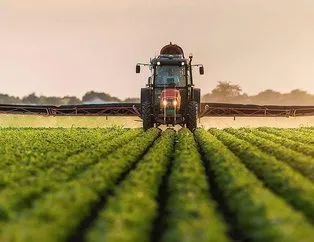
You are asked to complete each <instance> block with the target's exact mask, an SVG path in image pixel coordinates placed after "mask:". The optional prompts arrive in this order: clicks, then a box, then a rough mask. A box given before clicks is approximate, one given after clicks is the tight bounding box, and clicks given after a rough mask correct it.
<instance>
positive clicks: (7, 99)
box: [0, 93, 21, 104]
mask: <svg viewBox="0 0 314 242" xmlns="http://www.w3.org/2000/svg"><path fill="white" fill-rule="evenodd" d="M0 103H1V104H19V103H21V99H20V98H19V97H13V96H9V95H8V94H1V93H0Z"/></svg>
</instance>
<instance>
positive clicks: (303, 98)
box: [283, 89, 314, 105]
mask: <svg viewBox="0 0 314 242" xmlns="http://www.w3.org/2000/svg"><path fill="white" fill-rule="evenodd" d="M283 97H284V98H283V99H284V104H285V105H314V96H312V95H311V94H309V93H308V92H306V91H303V90H300V89H295V90H292V91H291V92H290V93H287V94H283Z"/></svg>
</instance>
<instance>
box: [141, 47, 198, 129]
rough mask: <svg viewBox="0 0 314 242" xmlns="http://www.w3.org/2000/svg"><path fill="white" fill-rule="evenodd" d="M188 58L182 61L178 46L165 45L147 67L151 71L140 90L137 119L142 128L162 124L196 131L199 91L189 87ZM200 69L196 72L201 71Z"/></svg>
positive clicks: (189, 66) (181, 53)
mask: <svg viewBox="0 0 314 242" xmlns="http://www.w3.org/2000/svg"><path fill="white" fill-rule="evenodd" d="M191 62H192V55H190V56H189V59H185V57H184V52H183V50H182V48H181V47H180V46H178V45H173V44H172V43H170V45H166V46H165V47H163V48H162V49H161V51H160V55H159V56H157V57H155V58H153V59H152V60H151V62H150V64H141V63H139V64H137V66H136V72H137V73H139V72H140V65H147V66H149V67H150V69H151V71H152V75H151V76H150V77H149V79H148V84H147V85H146V86H147V88H142V90H141V116H142V119H143V127H144V129H145V130H146V129H148V128H150V127H153V126H154V124H156V126H159V125H161V124H165V125H173V126H174V125H176V124H179V125H181V126H184V125H186V126H187V127H188V128H190V129H191V130H192V129H195V128H196V120H197V114H198V110H199V106H200V90H199V89H197V88H194V87H193V78H192V64H191ZM197 66H200V73H201V74H203V72H204V69H203V66H202V65H197Z"/></svg>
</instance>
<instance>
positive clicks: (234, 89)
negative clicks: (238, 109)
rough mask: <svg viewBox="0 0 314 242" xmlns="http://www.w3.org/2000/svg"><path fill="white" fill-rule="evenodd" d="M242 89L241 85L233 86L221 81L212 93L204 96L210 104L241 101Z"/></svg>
mask: <svg viewBox="0 0 314 242" xmlns="http://www.w3.org/2000/svg"><path fill="white" fill-rule="evenodd" d="M241 92H242V89H241V87H240V86H239V85H233V84H231V83H230V82H228V81H220V82H218V85H217V86H216V87H215V88H214V89H213V90H212V92H211V93H208V94H205V95H204V96H203V100H204V101H209V102H233V101H234V100H235V99H238V100H241V99H242V98H246V97H242V95H241Z"/></svg>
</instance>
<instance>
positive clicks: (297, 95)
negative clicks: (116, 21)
mask: <svg viewBox="0 0 314 242" xmlns="http://www.w3.org/2000/svg"><path fill="white" fill-rule="evenodd" d="M202 101H203V102H213V103H215V102H216V103H238V104H240V103H242V104H257V105H314V95H312V94H310V93H308V92H306V91H304V90H300V89H295V90H292V91H291V92H289V93H280V92H277V91H274V90H271V89H267V90H264V91H261V92H259V93H258V94H256V95H251V96H250V95H248V94H246V93H244V92H243V91H242V88H241V87H240V86H239V85H236V84H232V83H231V82H228V81H221V82H218V85H217V86H216V87H215V88H214V89H213V90H212V91H211V92H209V93H207V94H205V95H203V96H202ZM93 102H130V103H136V102H140V99H139V98H137V97H135V98H126V99H124V100H122V99H119V98H117V97H114V96H111V95H110V94H108V93H105V92H95V91H89V92H87V93H85V95H84V96H83V97H82V98H78V97H76V96H64V97H56V96H50V97H47V96H43V95H40V96H38V95H36V93H31V94H29V95H27V96H25V97H22V98H20V97H15V96H10V95H8V94H1V93H0V104H41V105H45V104H47V105H77V104H84V103H93Z"/></svg>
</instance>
